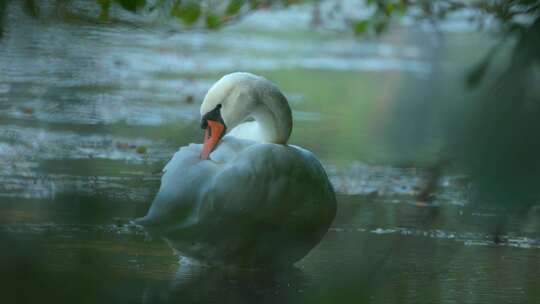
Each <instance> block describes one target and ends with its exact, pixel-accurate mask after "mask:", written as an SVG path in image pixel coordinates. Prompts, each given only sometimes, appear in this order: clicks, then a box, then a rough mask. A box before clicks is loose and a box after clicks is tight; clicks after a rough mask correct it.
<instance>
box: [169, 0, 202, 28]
mask: <svg viewBox="0 0 540 304" xmlns="http://www.w3.org/2000/svg"><path fill="white" fill-rule="evenodd" d="M171 15H172V16H174V17H176V18H178V19H180V20H181V21H182V22H183V23H184V24H185V25H188V26H190V25H193V24H194V23H195V22H197V20H199V17H200V16H201V7H200V5H199V3H197V2H193V1H190V2H188V3H186V4H182V1H176V2H175V3H174V5H173V7H172V9H171Z"/></svg>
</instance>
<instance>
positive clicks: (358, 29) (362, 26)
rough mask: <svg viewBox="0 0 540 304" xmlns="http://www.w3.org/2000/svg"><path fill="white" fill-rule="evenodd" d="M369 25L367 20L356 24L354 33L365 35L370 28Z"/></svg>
mask: <svg viewBox="0 0 540 304" xmlns="http://www.w3.org/2000/svg"><path fill="white" fill-rule="evenodd" d="M368 25H369V21H367V20H361V21H357V22H356V23H355V24H354V33H355V34H356V35H362V34H364V33H365V32H366V30H367V28H368Z"/></svg>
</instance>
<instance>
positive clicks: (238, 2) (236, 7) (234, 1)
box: [225, 0, 244, 16]
mask: <svg viewBox="0 0 540 304" xmlns="http://www.w3.org/2000/svg"><path fill="white" fill-rule="evenodd" d="M242 6H244V0H231V1H229V4H228V5H227V9H226V10H225V14H226V15H227V16H231V15H236V14H238V12H240V9H241V8H242Z"/></svg>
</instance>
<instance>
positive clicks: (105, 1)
mask: <svg viewBox="0 0 540 304" xmlns="http://www.w3.org/2000/svg"><path fill="white" fill-rule="evenodd" d="M98 3H99V6H100V7H101V11H100V12H99V18H100V19H101V20H107V19H109V9H110V7H111V0H98Z"/></svg>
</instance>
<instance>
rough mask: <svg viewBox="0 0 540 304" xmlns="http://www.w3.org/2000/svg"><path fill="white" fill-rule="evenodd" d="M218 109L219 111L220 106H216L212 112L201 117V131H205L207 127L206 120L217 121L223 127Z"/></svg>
mask: <svg viewBox="0 0 540 304" xmlns="http://www.w3.org/2000/svg"><path fill="white" fill-rule="evenodd" d="M220 109H221V104H218V105H217V106H216V107H215V108H214V109H213V110H212V111H210V112H208V113H206V114H204V115H203V117H202V119H201V129H206V128H207V127H208V120H213V121H219V122H221V123H222V124H223V125H225V122H224V121H223V118H222V117H221V111H220Z"/></svg>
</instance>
